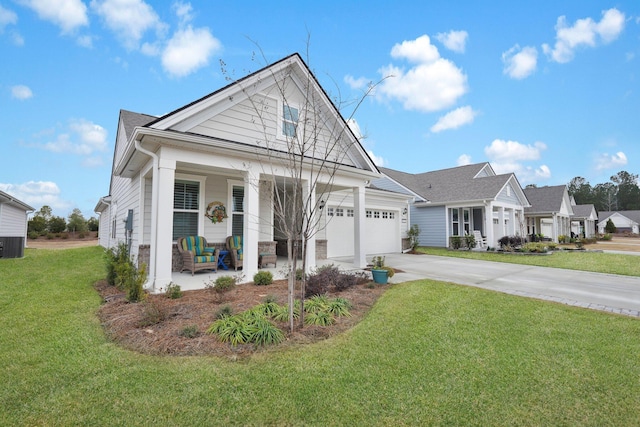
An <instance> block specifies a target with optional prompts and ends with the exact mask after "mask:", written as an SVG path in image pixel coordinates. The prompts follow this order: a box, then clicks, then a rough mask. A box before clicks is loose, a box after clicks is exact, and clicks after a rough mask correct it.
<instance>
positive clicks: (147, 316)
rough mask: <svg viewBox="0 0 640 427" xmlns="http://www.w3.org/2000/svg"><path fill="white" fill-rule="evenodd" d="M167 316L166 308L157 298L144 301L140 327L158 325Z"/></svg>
mask: <svg viewBox="0 0 640 427" xmlns="http://www.w3.org/2000/svg"><path fill="white" fill-rule="evenodd" d="M166 318H167V313H166V312H165V310H164V308H163V307H162V306H161V305H160V304H158V302H157V301H156V300H155V299H151V300H149V301H145V302H144V303H143V311H142V319H141V320H140V327H145V326H151V325H156V324H158V323H160V322H162V321H164V320H165V319H166Z"/></svg>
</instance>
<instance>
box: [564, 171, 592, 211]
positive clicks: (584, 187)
mask: <svg viewBox="0 0 640 427" xmlns="http://www.w3.org/2000/svg"><path fill="white" fill-rule="evenodd" d="M568 190H569V195H570V196H573V198H574V199H575V201H576V204H577V205H586V204H592V203H593V202H594V195H593V189H592V188H591V184H589V182H588V181H587V180H586V179H584V178H583V177H581V176H576V177H575V178H573V179H572V180H571V182H569V185H568Z"/></svg>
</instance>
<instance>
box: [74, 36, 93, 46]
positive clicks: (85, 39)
mask: <svg viewBox="0 0 640 427" xmlns="http://www.w3.org/2000/svg"><path fill="white" fill-rule="evenodd" d="M76 43H78V45H79V46H82V47H86V48H87V49H91V48H92V47H93V38H92V37H91V36H87V35H85V36H80V37H78V38H77V39H76Z"/></svg>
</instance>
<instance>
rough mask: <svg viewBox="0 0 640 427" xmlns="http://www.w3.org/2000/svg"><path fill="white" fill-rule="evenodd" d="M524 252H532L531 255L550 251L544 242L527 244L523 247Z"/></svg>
mask: <svg viewBox="0 0 640 427" xmlns="http://www.w3.org/2000/svg"><path fill="white" fill-rule="evenodd" d="M522 250H523V251H524V252H531V253H541V254H542V253H547V252H548V251H549V249H548V247H547V245H545V244H544V243H543V242H530V243H527V244H525V245H524V246H523V247H522Z"/></svg>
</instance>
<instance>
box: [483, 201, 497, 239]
mask: <svg viewBox="0 0 640 427" xmlns="http://www.w3.org/2000/svg"><path fill="white" fill-rule="evenodd" d="M484 235H485V237H486V238H487V245H489V246H491V247H494V246H496V240H497V239H496V237H495V236H494V235H493V204H491V203H487V204H485V205H484Z"/></svg>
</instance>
